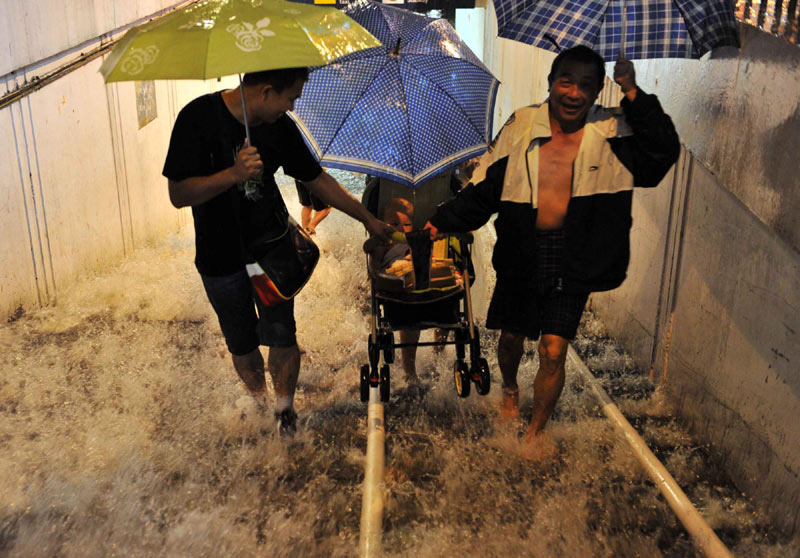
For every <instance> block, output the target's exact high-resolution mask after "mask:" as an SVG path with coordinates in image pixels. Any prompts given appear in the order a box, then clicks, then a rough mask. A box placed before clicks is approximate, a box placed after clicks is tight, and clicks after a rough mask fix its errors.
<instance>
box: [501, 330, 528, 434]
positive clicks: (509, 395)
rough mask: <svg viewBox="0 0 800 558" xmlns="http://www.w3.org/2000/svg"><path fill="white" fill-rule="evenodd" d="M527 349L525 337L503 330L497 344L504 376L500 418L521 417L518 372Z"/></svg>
mask: <svg viewBox="0 0 800 558" xmlns="http://www.w3.org/2000/svg"><path fill="white" fill-rule="evenodd" d="M524 349H525V336H524V335H520V334H518V333H512V332H510V331H505V330H503V331H502V332H501V333H500V341H499V342H498V343H497V362H498V364H499V365H500V373H501V374H502V375H503V399H502V400H501V402H500V417H501V418H503V419H514V418H518V417H519V386H518V385H517V371H518V370H519V363H520V361H521V360H522V352H523V350H524Z"/></svg>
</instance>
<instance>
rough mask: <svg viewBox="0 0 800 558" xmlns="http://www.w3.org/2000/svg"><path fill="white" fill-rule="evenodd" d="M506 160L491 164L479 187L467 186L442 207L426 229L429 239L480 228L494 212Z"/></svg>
mask: <svg viewBox="0 0 800 558" xmlns="http://www.w3.org/2000/svg"><path fill="white" fill-rule="evenodd" d="M507 164H508V157H503V158H502V159H500V160H499V161H497V162H495V163H493V164H492V165H491V166H490V167H489V169H488V170H487V171H486V177H485V178H484V179H483V180H482V181H481V182H480V183H479V184H475V185H473V184H471V183H470V184H468V185H467V186H466V187H464V188H463V189H461V190H460V191H459V192H458V194H457V195H456V197H454V198H453V199H451V200H449V201H446V202H445V203H443V204H441V205H440V206H439V207H438V208H437V209H436V213H435V214H434V215H433V217H431V219H430V221H429V222H428V223H427V224H426V225H425V228H427V229H429V230H430V231H431V236H435V235H436V234H438V233H439V231H441V232H467V231H474V230H476V229H479V228H480V227H482V226H483V225H485V224H486V222H487V221H488V220H489V218H490V217H491V216H492V215H493V214H494V213H497V210H498V207H499V205H500V195H501V193H502V191H503V180H504V178H505V174H506V166H507Z"/></svg>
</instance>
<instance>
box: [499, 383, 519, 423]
mask: <svg viewBox="0 0 800 558" xmlns="http://www.w3.org/2000/svg"><path fill="white" fill-rule="evenodd" d="M500 420H501V421H503V422H513V421H516V420H519V388H507V387H504V388H503V398H502V399H501V400H500Z"/></svg>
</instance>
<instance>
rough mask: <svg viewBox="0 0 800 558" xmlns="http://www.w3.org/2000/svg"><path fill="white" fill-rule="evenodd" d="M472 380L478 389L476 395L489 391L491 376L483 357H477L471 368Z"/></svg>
mask: <svg viewBox="0 0 800 558" xmlns="http://www.w3.org/2000/svg"><path fill="white" fill-rule="evenodd" d="M472 381H473V382H475V387H476V388H477V390H478V395H486V394H487V393H489V387H490V386H491V384H492V377H491V375H490V374H489V363H488V362H486V359H485V358H479V359H478V360H477V362H476V363H475V365H474V366H473V368H472Z"/></svg>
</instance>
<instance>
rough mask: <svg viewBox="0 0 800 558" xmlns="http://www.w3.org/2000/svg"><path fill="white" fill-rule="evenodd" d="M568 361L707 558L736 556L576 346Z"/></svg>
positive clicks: (569, 353) (568, 352) (570, 347)
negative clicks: (638, 430) (580, 354)
mask: <svg viewBox="0 0 800 558" xmlns="http://www.w3.org/2000/svg"><path fill="white" fill-rule="evenodd" d="M567 360H568V361H570V362H571V363H572V364H573V365H574V366H575V368H577V369H578V373H579V374H580V375H581V377H582V378H583V379H584V381H586V383H587V384H589V386H590V387H591V391H592V393H593V394H594V396H595V397H597V399H599V400H600V403H601V404H602V405H603V413H605V415H606V416H607V417H608V418H609V419H611V422H612V424H613V425H614V427H615V428H616V430H617V431H618V432H620V433H621V434H622V435H623V437H624V438H625V440H626V441H627V442H628V443H629V444H630V446H631V448H633V452H634V454H635V455H636V457H637V459H638V460H639V461H640V462H641V464H642V466H644V468H645V470H646V471H647V474H649V475H650V478H651V479H653V482H655V483H656V486H658V489H659V490H660V491H661V494H662V495H663V496H664V498H665V499H666V500H667V503H668V504H669V507H671V508H672V511H674V512H675V515H677V516H678V519H679V520H680V522H681V523H683V526H684V527H685V528H686V530H687V531H688V532H689V535H690V536H691V537H692V540H693V541H694V543H695V545H697V546H698V547H699V548H700V549H701V550H702V551H703V554H704V555H705V556H706V558H733V554H731V551H730V550H728V548H727V547H726V546H725V545H724V544H723V543H722V541H721V540H719V538H718V537H717V535H716V533H714V530H713V529H711V527H709V526H708V523H706V521H705V519H703V516H702V515H700V513H699V512H698V511H697V509H696V508H695V507H694V506H693V505H692V503H691V502H690V501H689V498H687V497H686V494H685V493H684V492H683V490H681V487H680V486H678V483H677V482H675V479H674V478H673V477H672V475H670V473H669V471H667V469H666V468H665V467H664V465H662V464H661V462H660V461H659V460H658V458H657V457H656V456H655V455H654V454H653V452H652V451H650V449H649V448H648V447H647V444H646V443H645V441H644V440H643V439H642V437H641V436H639V433H638V432H636V430H634V428H633V427H632V426H631V425H630V423H629V422H628V421H627V419H626V418H625V417H624V416H623V414H622V413H621V412H620V410H619V408H618V407H617V406H616V405H615V404H614V402H613V401H611V398H610V397H609V396H608V394H607V393H606V392H605V390H604V389H603V388H602V387H601V386H600V382H598V381H597V379H596V378H595V377H594V376H593V375H592V373H591V372H590V371H589V369H588V368H587V367H586V365H585V364H584V363H583V361H582V360H581V358H580V357H579V356H578V354H577V353H576V352H575V349H573V348H572V345H570V346H569V350H568V351H567Z"/></svg>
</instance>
